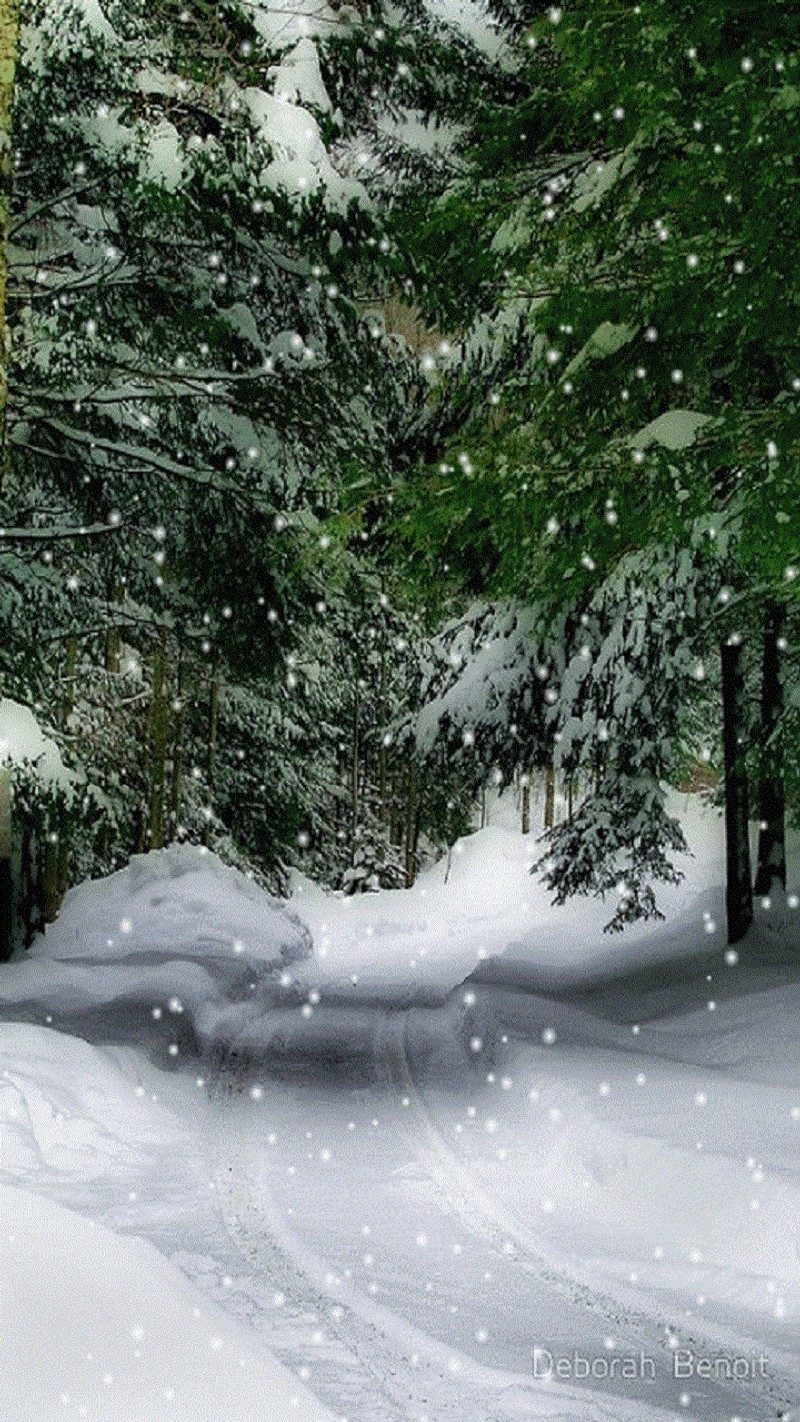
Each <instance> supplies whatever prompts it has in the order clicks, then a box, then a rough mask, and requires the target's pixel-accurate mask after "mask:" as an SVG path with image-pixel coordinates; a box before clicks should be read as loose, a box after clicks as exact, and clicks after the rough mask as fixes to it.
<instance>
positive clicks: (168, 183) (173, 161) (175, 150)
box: [141, 119, 183, 193]
mask: <svg viewBox="0 0 800 1422" xmlns="http://www.w3.org/2000/svg"><path fill="white" fill-rule="evenodd" d="M141 171H142V176H143V177H145V178H147V179H148V180H149V181H150V182H151V183H157V184H159V186H161V187H163V188H164V189H165V190H166V191H167V192H168V193H174V192H175V190H176V188H178V187H179V186H180V184H181V181H182V179H183V156H182V152H181V139H180V134H179V133H178V130H177V128H176V127H175V125H174V124H172V123H169V121H168V120H167V119H162V120H161V121H160V122H159V123H158V124H156V125H154V126H153V127H152V128H150V129H149V130H148V132H147V135H146V140H145V151H144V156H143V158H142V164H141Z"/></svg>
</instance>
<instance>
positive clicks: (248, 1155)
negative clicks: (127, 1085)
mask: <svg viewBox="0 0 800 1422" xmlns="http://www.w3.org/2000/svg"><path fill="white" fill-rule="evenodd" d="M377 1056H378V1053H377V1052H376V1057H377ZM224 1073H225V1067H224V1063H223V1065H222V1068H221V1070H220V1075H219V1078H218V1080H217V1082H216V1083H215V1087H214V1088H213V1089H212V1099H213V1098H216V1100H217V1101H220V1100H221V1098H223V1097H227V1100H222V1109H221V1110H220V1111H219V1113H218V1121H217V1124H218V1130H217V1132H216V1133H215V1134H214V1136H213V1147H212V1150H213V1161H212V1169H213V1173H214V1178H215V1183H216V1190H217V1198H218V1203H219V1206H220V1209H221V1212H222V1215H223V1219H224V1223H225V1228H226V1230H227V1232H228V1234H229V1236H230V1238H231V1240H232V1241H233V1243H234V1244H235V1245H236V1247H237V1249H238V1251H239V1253H240V1254H241V1255H242V1256H243V1258H244V1259H246V1260H247V1263H248V1266H249V1267H250V1268H251V1269H255V1270H256V1271H257V1274H258V1276H259V1277H260V1278H266V1279H267V1280H268V1281H269V1284H270V1286H271V1288H272V1289H273V1290H275V1291H277V1293H278V1294H279V1295H281V1296H283V1299H284V1305H283V1308H282V1316H283V1317H282V1321H283V1323H284V1325H285V1324H286V1322H287V1315H288V1324H289V1326H288V1328H287V1327H285V1326H284V1327H283V1329H282V1331H281V1332H278V1331H277V1330H276V1325H275V1317H274V1314H272V1315H271V1314H270V1313H269V1312H268V1311H267V1310H266V1309H264V1308H263V1307H262V1308H260V1309H257V1308H251V1311H250V1321H251V1323H253V1324H254V1325H255V1326H256V1327H258V1328H259V1330H260V1331H262V1332H264V1333H265V1334H266V1341H267V1342H268V1344H269V1346H270V1347H271V1348H272V1349H273V1351H274V1352H276V1353H277V1354H278V1356H279V1357H280V1358H281V1360H282V1361H283V1362H284V1363H285V1364H286V1365H287V1366H288V1367H289V1368H290V1369H291V1370H293V1371H294V1372H296V1373H297V1374H298V1375H299V1376H300V1377H301V1378H302V1380H303V1382H304V1383H305V1384H306V1386H308V1387H310V1388H311V1389H312V1391H314V1392H315V1393H316V1394H317V1396H319V1397H320V1399H321V1400H322V1401H323V1402H325V1403H326V1405H327V1406H329V1407H330V1408H331V1410H332V1412H333V1413H334V1416H342V1415H343V1416H344V1417H346V1419H347V1422H398V1419H399V1422H523V1419H530V1418H533V1417H536V1418H548V1417H552V1418H554V1419H555V1418H558V1419H559V1422H586V1412H585V1401H584V1403H583V1404H582V1402H581V1399H580V1398H577V1399H576V1400H575V1404H574V1410H572V1408H571V1407H570V1406H569V1390H566V1397H565V1396H564V1394H563V1393H562V1394H561V1395H560V1396H559V1398H558V1399H555V1398H550V1399H548V1398H547V1397H546V1396H542V1393H541V1389H540V1388H537V1387H536V1386H535V1384H534V1383H533V1382H532V1379H531V1378H530V1377H527V1376H519V1375H516V1374H513V1373H507V1372H502V1371H500V1370H497V1369H492V1368H489V1367H485V1366H483V1365H482V1364H480V1363H477V1362H475V1360H474V1359H472V1358H471V1357H467V1356H466V1355H464V1354H461V1353H459V1352H458V1351H457V1350H456V1349H454V1348H451V1347H448V1346H447V1345H446V1344H443V1343H441V1342H438V1341H437V1340H434V1339H432V1338H430V1337H429V1336H428V1335H427V1334H425V1333H423V1332H422V1331H421V1330H420V1329H418V1328H415V1327H414V1326H413V1325H411V1324H410V1323H407V1322H406V1321H405V1320H403V1319H400V1318H399V1317H398V1316H397V1315H395V1314H394V1313H392V1312H391V1311H390V1310H389V1309H387V1308H386V1307H384V1306H383V1305H380V1304H378V1303H377V1302H375V1301H374V1300H372V1299H369V1298H367V1297H366V1296H365V1295H364V1294H362V1293H360V1291H359V1290H358V1289H356V1288H354V1287H353V1285H352V1284H351V1283H350V1281H349V1280H345V1279H343V1278H342V1277H341V1275H340V1274H339V1273H338V1272H337V1271H335V1270H333V1269H331V1268H329V1267H328V1265H327V1264H326V1262H325V1260H324V1259H322V1258H321V1257H320V1256H319V1255H318V1254H316V1252H315V1251H313V1250H312V1249H310V1248H309V1247H308V1246H307V1245H305V1244H304V1243H303V1241H302V1240H301V1239H300V1237H299V1236H298V1235H297V1233H296V1232H295V1231H294V1230H293V1229H292V1228H291V1227H290V1226H288V1225H287V1223H286V1221H285V1219H284V1217H283V1216H282V1214H281V1212H280V1210H279V1209H278V1207H277V1205H276V1203H275V1201H274V1198H273V1197H272V1194H271V1192H270V1190H269V1187H268V1185H267V1183H266V1181H265V1179H264V1178H263V1172H261V1171H259V1169H258V1166H257V1163H256V1162H254V1160H253V1158H252V1152H251V1150H250V1149H249V1136H248V1132H247V1124H246V1122H245V1123H241V1122H239V1121H238V1120H237V1116H238V1113H237V1112H235V1111H232V1110H231V1106H232V1104H233V1103H232V1098H236V1097H238V1098H239V1099H240V1100H241V1098H242V1094H243V1092H244V1087H243V1086H242V1085H241V1083H239V1084H238V1085H237V1083H236V1078H235V1075H233V1076H232V1077H231V1078H229V1080H228V1081H227V1082H226V1081H225V1074H224ZM219 1301H220V1302H222V1303H224V1298H223V1299H220V1300H219ZM301 1369H302V1371H301ZM565 1405H566V1407H567V1410H565ZM595 1415H597V1416H599V1415H600V1413H596V1414H595ZM611 1415H612V1414H611V1413H609V1418H611ZM622 1416H624V1417H625V1419H626V1422H627V1419H630V1422H634V1418H635V1417H636V1414H635V1412H633V1411H627V1410H626V1411H625V1412H624V1413H623V1414H622ZM618 1418H619V1414H617V1416H616V1417H615V1419H614V1422H618Z"/></svg>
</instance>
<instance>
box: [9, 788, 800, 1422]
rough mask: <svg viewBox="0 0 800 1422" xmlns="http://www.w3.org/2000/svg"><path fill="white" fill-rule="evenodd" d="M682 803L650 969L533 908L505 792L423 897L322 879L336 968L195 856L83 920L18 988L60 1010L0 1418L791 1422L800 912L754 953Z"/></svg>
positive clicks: (41, 1040)
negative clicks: (632, 1367)
mask: <svg viewBox="0 0 800 1422" xmlns="http://www.w3.org/2000/svg"><path fill="white" fill-rule="evenodd" d="M678 808H680V809H681V811H682V815H683V819H684V823H685V827H686V830H687V833H688V837H689V840H690V843H691V844H692V847H693V848H694V850H695V855H696V857H695V858H694V859H693V860H688V861H687V864H686V868H687V881H686V883H685V884H684V885H683V886H682V887H681V888H679V889H676V890H674V891H671V896H662V899H661V902H662V907H663V908H664V910H665V912H666V913H667V919H666V922H665V923H662V924H655V925H650V926H649V927H645V928H642V929H640V930H639V931H638V932H637V933H636V934H634V935H633V936H631V937H630V938H629V939H628V941H627V943H626V937H627V935H624V936H623V937H622V938H618V937H615V938H609V937H608V936H605V937H604V936H603V935H602V932H601V924H602V922H604V921H605V919H606V918H607V917H608V913H607V908H604V906H603V905H600V904H594V903H593V902H592V901H579V902H577V903H575V904H572V905H570V906H567V908H565V909H564V910H555V909H553V908H552V907H551V906H550V905H549V903H548V902H547V896H546V895H542V894H540V893H539V892H538V890H537V889H536V886H535V880H532V879H531V878H530V876H529V875H528V873H527V863H528V859H529V854H528V850H529V848H531V847H532V845H526V842H525V840H524V839H523V837H522V836H521V835H520V834H519V832H518V829H516V828H514V827H512V825H513V817H514V816H515V815H516V807H515V806H514V804H513V802H511V801H510V800H508V799H505V798H504V800H503V801H500V802H498V803H497V804H495V805H493V806H491V807H490V813H491V817H492V818H493V819H494V820H495V823H493V824H490V825H489V826H488V827H487V828H485V829H484V830H483V831H480V832H478V833H477V834H475V835H473V836H469V837H468V838H467V839H466V840H465V841H464V842H463V843H462V846H461V853H455V852H454V853H453V854H452V856H451V857H450V862H449V864H448V862H447V861H444V862H443V863H442V864H440V865H438V866H436V867H435V868H434V869H432V870H431V871H429V873H428V874H427V875H425V876H423V880H422V882H421V883H420V884H419V885H417V886H415V889H414V890H411V891H404V892H396V893H385V892H382V893H378V894H372V895H364V896H362V897H361V898H359V899H357V900H344V899H341V898H338V897H335V896H331V895H324V894H322V893H321V892H320V891H319V890H314V889H313V888H312V887H311V886H309V885H308V884H307V883H298V885H297V891H296V893H295V896H294V898H293V900H292V907H293V908H294V909H299V910H300V911H301V912H302V914H303V916H304V917H305V919H306V922H307V923H308V924H309V925H310V926H311V927H312V928H313V930H314V935H315V951H314V956H313V957H312V958H309V957H303V956H301V955H302V951H303V949H304V947H306V946H307V942H308V940H307V937H306V936H305V934H304V932H303V930H302V928H301V927H300V926H298V923H297V922H296V920H295V919H293V918H292V917H290V916H289V915H288V914H287V912H286V909H285V907H284V906H282V905H280V904H277V903H276V902H275V901H274V900H271V899H270V898H269V896H268V895H264V894H262V893H261V892H260V891H259V890H258V889H256V888H255V887H254V886H253V885H252V883H250V882H249V881H247V880H246V879H243V877H242V876H241V875H237V874H235V873H233V871H229V870H226V869H224V867H223V866H221V865H220V864H219V863H218V861H215V860H214V859H213V857H212V856H209V855H204V854H202V853H201V852H200V851H199V850H189V849H186V848H182V849H180V850H172V851H169V852H168V853H166V854H164V855H148V856H145V857H143V858H141V859H139V860H137V861H134V863H133V865H132V866H131V868H130V869H129V870H125V871H123V872H122V873H121V874H119V875H115V876H112V877H111V878H110V879H108V880H106V881H102V882H99V883H96V884H91V885H84V886H83V887H82V888H81V889H79V890H77V891H76V892H75V893H74V894H73V895H71V897H70V899H69V901H68V903H67V906H66V908H65V911H64V914H63V917H62V919H61V920H60V921H59V923H58V924H56V925H54V926H53V928H52V929H51V930H49V931H48V934H47V936H46V938H45V939H44V940H43V941H40V942H39V943H38V944H37V945H36V948H35V951H34V953H33V954H32V955H31V956H30V957H29V959H28V960H27V961H26V962H18V963H15V964H11V965H9V966H7V967H4V968H3V969H2V976H1V977H0V985H1V986H2V988H3V995H4V999H5V1001H4V1003H3V1008H2V1011H3V1015H4V1017H5V1018H13V1017H14V1016H15V1015H19V1007H20V1003H23V1005H24V1015H26V1016H28V1017H31V1018H33V1019H34V1020H33V1021H29V1022H25V1023H20V1022H18V1021H16V1022H15V1021H13V1020H12V1021H6V1022H5V1024H4V1025H2V1026H0V1132H2V1150H0V1195H1V1197H2V1198H0V1209H1V1210H2V1219H3V1225H4V1228H3V1230H2V1231H0V1236H2V1244H1V1245H0V1248H2V1252H3V1260H2V1268H3V1271H4V1273H3V1277H4V1281H7V1282H8V1285H9V1287H8V1292H7V1295H6V1300H7V1301H5V1302H4V1308H5V1310H6V1319H5V1326H4V1327H3V1328H2V1329H0V1352H3V1362H4V1363H5V1364H6V1367H5V1369H4V1391H3V1394H2V1398H1V1399H0V1418H2V1419H3V1422H5V1418H6V1417H7V1418H8V1419H9V1422H11V1419H12V1418H13V1419H14V1422H16V1419H17V1418H19V1417H23V1416H24V1417H30V1418H31V1419H32V1422H51V1419H52V1422H55V1419H56V1418H61V1417H70V1416H76V1417H77V1416H88V1417H95V1418H100V1419H102V1418H106V1417H108V1418H111V1417H112V1415H113V1417H114V1418H115V1419H119V1422H150V1419H151V1418H152V1419H155V1418H156V1417H158V1418H159V1419H162V1418H163V1419H165V1422H169V1419H170V1418H172V1417H174V1418H180V1419H184V1418H186V1419H187V1422H188V1419H189V1418H190V1417H192V1418H197V1419H198V1422H242V1419H243V1418H251V1417H252V1418H253V1419H258V1422H278V1419H279V1422H286V1419H290V1418H292V1417H293V1416H301V1417H305V1418H308V1419H312V1418H314V1419H316V1418H321V1417H324V1416H326V1417H335V1418H337V1419H340V1418H343V1417H346V1418H347V1419H348V1422H396V1419H401V1420H402V1422H420V1419H421V1418H422V1417H426V1418H427V1419H428V1422H487V1419H489V1418H491V1419H492V1422H522V1419H533V1418H536V1419H538V1418H551V1419H556V1418H557V1419H560V1422H656V1420H657V1419H658V1422H674V1419H675V1418H676V1417H678V1416H680V1417H685V1418H690V1419H696V1422H700V1419H703V1422H721V1419H731V1418H733V1417H738V1418H741V1419H742V1422H763V1419H764V1418H765V1417H767V1416H771V1417H778V1416H782V1417H784V1418H786V1419H790V1418H791V1419H793V1418H794V1417H795V1416H796V1412H797V1408H798V1405H799V1404H800V1347H799V1346H798V1337H800V1269H799V1268H798V1261H799V1260H800V1033H799V1032H798V1018H799V1017H800V971H799V969H800V957H798V955H797V933H796V929H795V928H794V926H793V916H794V915H796V911H794V910H792V909H791V907H790V905H789V904H788V903H787V904H785V905H784V904H780V905H779V904H777V903H775V904H773V905H771V906H770V907H769V908H764V907H762V908H760V909H759V913H760V921H759V923H758V925H757V930H756V932H755V933H754V935H753V938H752V941H751V942H750V943H746V944H743V945H740V947H739V950H738V952H737V953H736V954H735V955H734V956H733V957H731V955H730V954H726V945H725V943H724V935H723V934H722V931H721V919H720V918H719V917H718V911H719V908H720V897H719V894H720V891H719V882H720V879H719V871H720V851H721V836H720V831H719V826H718V823H717V820H716V817H715V815H714V814H713V813H710V812H708V811H707V810H704V809H703V808H702V807H701V806H700V805H699V804H698V803H697V802H696V801H695V800H693V799H690V798H686V799H685V800H683V801H679V802H678ZM503 820H505V823H502V822H498V821H503ZM529 838H530V839H531V840H532V839H533V837H529ZM520 846H521V847H520ZM537 852H538V850H537ZM793 857H794V863H795V865H796V864H797V856H796V854H794V849H793ZM300 889H302V890H303V892H302V893H300V892H299V891H300ZM123 915H124V916H125V917H126V918H127V919H128V920H129V921H130V930H129V931H128V930H126V929H123V928H122V927H121V922H122V917H123ZM704 915H706V916H705V917H704ZM709 925H711V926H710V927H709ZM108 939H111V940H112V941H111V943H109V942H108V941H107V940H108ZM237 942H238V943H242V944H245V945H246V951H244V950H243V952H241V953H238V954H237V953H236V952H235V948H234V945H235V943H237ZM423 948H425V949H426V952H425V954H424V955H423V953H422V949H423ZM481 949H483V950H484V951H485V952H486V953H488V954H490V956H489V957H488V958H484V959H483V960H481V956H480V950H481ZM793 955H794V956H793ZM242 958H245V959H246V960H247V964H248V970H247V971H246V972H245V973H244V975H243V976H242V977H241V978H238V979H237V978H236V977H235V976H234V977H231V976H229V975H228V974H229V966H228V965H229V964H230V963H231V962H234V961H236V962H238V961H239V960H240V959H242ZM292 958H293V959H294V961H290V960H291V959H292ZM412 959H413V962H414V963H415V964H416V966H415V967H412V966H411V963H412ZM429 960H430V961H429ZM176 964H178V965H180V966H181V972H182V973H185V974H186V976H187V979H191V975H192V973H195V974H197V975H198V976H197V978H196V979H192V980H191V983H190V984H189V985H190V986H191V985H192V983H193V985H194V991H195V993H196V997H195V999H194V1000H193V1001H192V1002H191V1004H189V1005H188V1006H187V1005H184V1004H181V1006H182V1007H183V1011H182V1012H180V1011H178V1010H177V1009H176V1008H175V1006H174V1004H173V1005H171V1004H170V1000H169V997H168V992H169V987H168V983H167V977H166V976H164V978H163V980H162V979H156V978H155V977H154V976H153V974H154V972H156V970H158V971H159V972H162V973H164V974H166V975H168V974H169V973H170V972H171V971H172V970H173V967H174V965H176ZM259 965H260V966H261V967H262V968H263V970H264V971H263V973H261V974H259V973H258V969H259ZM20 973H24V974H26V975H27V978H26V983H25V994H27V995H25V994H23V996H22V997H20V996H19V993H18V992H17V987H18V986H19V978H18V975H19V974H20ZM69 973H79V974H81V975H83V976H82V978H81V979H80V982H81V984H82V985H81V988H80V991H81V992H83V993H87V992H88V987H87V986H86V984H87V982H88V981H89V980H90V978H91V976H92V974H93V975H94V977H95V980H96V994H97V1002H98V1004H100V1005H99V1006H98V1007H97V1011H96V1012H95V1014H94V1015H84V1017H83V1018H81V1017H80V1016H79V1015H78V1016H77V1017H76V1016H72V1017H70V1015H69V1012H68V1010H67V1009H66V1008H65V1007H64V1004H63V997H64V996H65V995H68V990H69V989H68V983H69V981H70V980H69V978H68V977H67V976H60V975H66V974H69ZM118 973H127V974H130V975H131V977H130V979H129V980H126V986H125V988H124V993H123V994H122V995H120V988H119V983H117V986H116V987H114V988H113V990H112V989H111V988H109V987H108V984H109V983H111V978H110V977H108V976H107V975H109V974H112V975H113V974H118ZM137 974H138V987H136V988H135V990H134V987H133V986H132V984H133V982H134V980H135V979H136V975H137ZM354 976H355V977H356V979H357V980H358V981H357V982H355V983H354V982H353V981H352V979H353V977H354ZM75 981H77V980H75V979H73V980H72V983H73V989H72V990H76V991H77V989H75V988H74V984H75ZM253 981H254V982H256V984H257V990H256V991H255V993H254V992H253V991H252V990H251V989H250V987H249V983H250V982H253ZM15 983H16V984H17V987H15V986H14V984H15ZM203 992H206V993H207V994H208V997H207V999H206V1008H207V1011H206V1009H204V1007H203V996H202V995H203ZM15 994H16V996H15ZM124 994H128V995H127V996H125V995H124ZM132 1002H135V1004H136V1005H137V1006H136V1011H137V1012H139V1013H140V1015H139V1016H138V1017H137V1016H136V1013H135V1012H133V1009H132V1007H131V1003H132ZM59 1003H60V1011H61V1014H62V1015H61V1016H56V1018H55V1024H54V1025H56V1026H60V1027H62V1028H64V1027H68V1028H69V1029H70V1031H71V1032H72V1033H74V1032H75V1030H76V1027H77V1026H78V1024H80V1027H79V1029H80V1031H81V1032H82V1034H83V1035H84V1036H87V1037H90V1038H91V1040H81V1038H80V1037H77V1036H75V1035H70V1034H69V1032H67V1031H64V1030H60V1031H56V1030H53V1029H52V1028H51V1027H50V1026H49V1025H48V1024H47V1023H46V1020H45V1019H46V1016H48V1015H51V1013H52V1011H53V1009H55V1008H57V1007H58V1006H59ZM153 1004H155V1005H157V1006H158V1007H159V1009H161V1012H162V1015H161V1017H160V1018H159V1019H158V1020H155V1019H153V1018H152V1015H151V1012H150V1007H151V1006H152V1005H153ZM67 1006H68V1005H67ZM121 1008H125V1010H126V1012H127V1016H126V1015H125V1012H122V1013H121ZM204 1013H205V1015H204ZM187 1018H188V1019H189V1020H190V1021H191V1022H192V1023H193V1024H196V1023H197V1022H200V1023H201V1024H203V1023H205V1024H206V1026H205V1031H203V1030H196V1032H195V1037H194V1039H193V1040H190V1039H189V1038H184V1037H181V1035H180V1031H179V1028H180V1025H181V1023H183V1022H184V1021H185V1020H186V1019H187ZM131 1022H133V1023H134V1024H136V1023H138V1024H139V1027H140V1028H141V1031H140V1032H139V1033H138V1035H137V1033H136V1032H134V1033H131V1030H130V1026H131ZM145 1024H149V1026H148V1027H147V1030H145ZM159 1034H160V1035H159ZM170 1041H172V1042H173V1043H174V1045H175V1046H176V1048H177V1050H176V1053H175V1055H174V1056H170V1055H168V1054H167V1053H166V1051H165V1050H164V1048H165V1044H166V1043H167V1042H170ZM167 1067H168V1068H170V1069H169V1070H165V1069H164V1068H167ZM537 1350H539V1351H538V1352H537ZM687 1350H691V1352H692V1353H693V1354H694V1356H695V1358H700V1359H711V1360H712V1367H711V1368H710V1370H709V1369H707V1370H706V1371H705V1373H704V1374H703V1375H701V1374H699V1373H694V1374H692V1376H691V1377H690V1378H689V1379H688V1380H684V1378H682V1377H681V1376H680V1374H679V1373H676V1371H675V1360H676V1358H678V1359H684V1360H685V1358H686V1356H687ZM548 1355H552V1357H553V1358H559V1357H561V1358H567V1359H571V1360H573V1362H574V1359H575V1358H576V1357H580V1358H588V1359H600V1360H604V1361H605V1364H606V1365H607V1364H608V1361H609V1360H610V1359H618V1360H620V1362H621V1361H622V1360H626V1359H634V1360H640V1359H641V1358H642V1357H645V1358H647V1359H652V1376H651V1375H650V1374H649V1373H645V1374H641V1373H640V1374H639V1375H637V1376H633V1375H631V1374H629V1375H627V1376H626V1375H622V1374H620V1373H619V1372H617V1373H616V1374H611V1373H610V1371H609V1370H608V1367H607V1366H606V1371H605V1372H602V1370H601V1371H600V1372H597V1371H596V1372H595V1374H594V1375H593V1376H589V1377H588V1378H586V1377H584V1378H583V1379H581V1378H578V1377H576V1376H575V1374H574V1371H573V1373H572V1374H569V1373H567V1374H564V1373H562V1374H560V1375H556V1374H555V1373H554V1374H552V1375H551V1376H550V1377H549V1378H546V1379H544V1378H539V1377H536V1376H535V1375H534V1371H535V1370H534V1366H533V1360H534V1357H536V1358H538V1359H539V1362H540V1365H541V1362H542V1360H544V1361H545V1363H546V1359H547V1357H548ZM733 1358H739V1359H748V1360H749V1368H750V1370H749V1371H748V1373H747V1375H746V1376H745V1375H743V1374H740V1375H739V1376H732V1375H730V1373H728V1374H726V1373H725V1360H726V1359H733ZM713 1360H722V1364H721V1365H720V1364H719V1363H718V1362H713ZM759 1360H763V1363H762V1362H759ZM720 1366H721V1371H720ZM285 1370H288V1372H287V1371H285ZM107 1379H110V1381H107ZM62 1394H66V1396H67V1397H68V1401H63V1400H62ZM168 1394H170V1395H169V1396H168ZM312 1395H313V1396H312ZM295 1397H296V1398H297V1402H296V1404H295V1403H294V1402H293V1399H294V1398H295ZM315 1399H318V1401H316V1400H315ZM81 1409H84V1410H83V1411H82V1410H81ZM325 1409H327V1411H326V1410H325Z"/></svg>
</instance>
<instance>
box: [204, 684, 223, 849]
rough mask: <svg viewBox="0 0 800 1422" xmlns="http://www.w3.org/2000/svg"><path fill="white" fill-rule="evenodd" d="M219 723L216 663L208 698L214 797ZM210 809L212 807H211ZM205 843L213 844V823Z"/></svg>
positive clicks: (208, 826) (210, 777) (207, 829)
mask: <svg viewBox="0 0 800 1422" xmlns="http://www.w3.org/2000/svg"><path fill="white" fill-rule="evenodd" d="M218 723H219V666H218V665H217V663H216V662H215V663H214V666H213V668H212V671H211V690H210V692H209V697H208V788H209V791H210V792H211V795H212V797H213V794H214V790H215V789H216V784H217V727H218ZM209 808H210V807H209ZM203 843H204V844H205V845H206V846H208V845H209V844H210V843H211V821H210V820H208V821H207V822H206V827H205V829H204V830H203Z"/></svg>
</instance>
